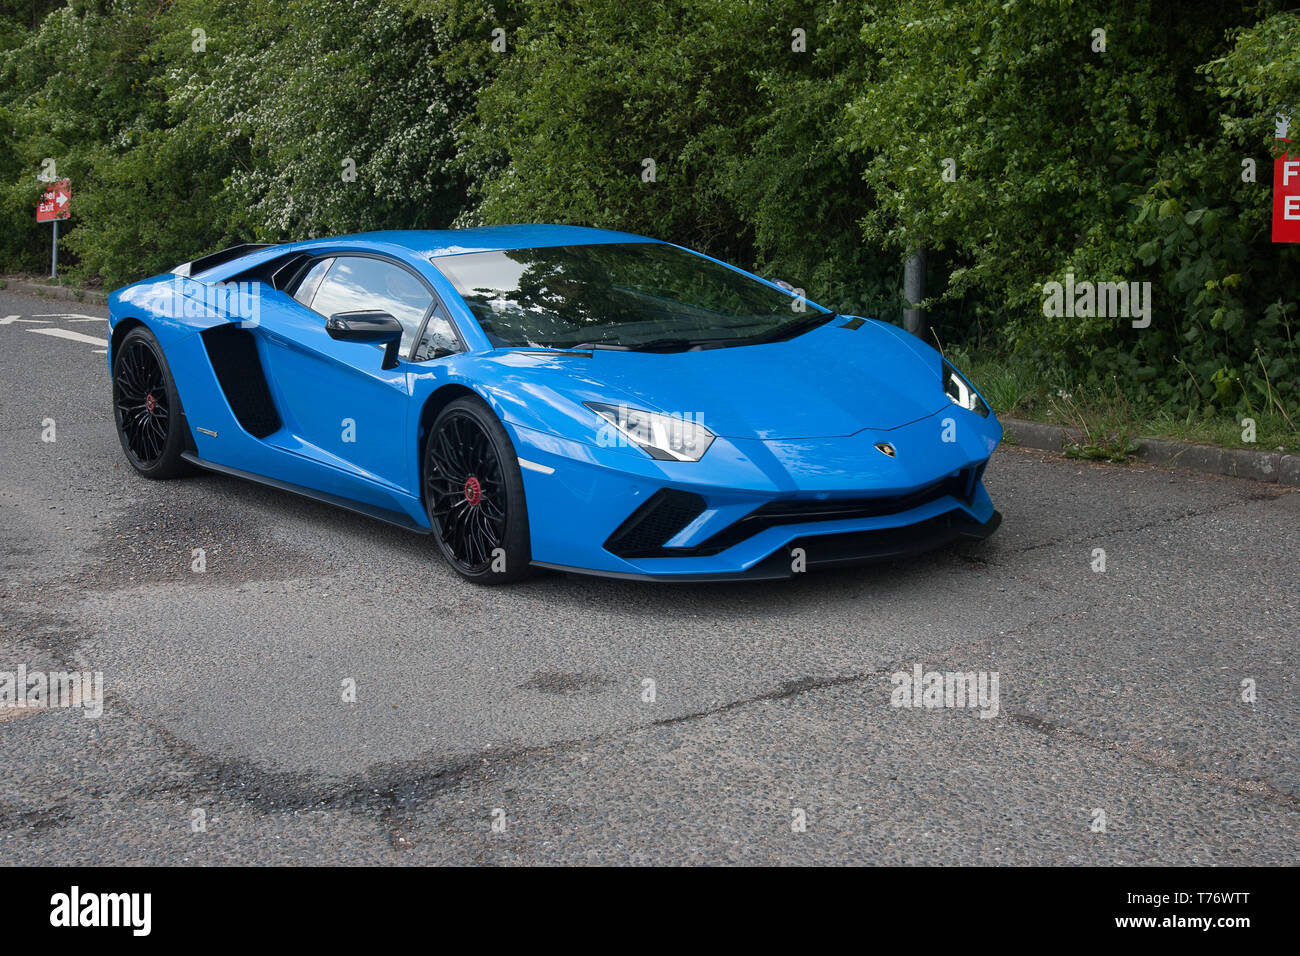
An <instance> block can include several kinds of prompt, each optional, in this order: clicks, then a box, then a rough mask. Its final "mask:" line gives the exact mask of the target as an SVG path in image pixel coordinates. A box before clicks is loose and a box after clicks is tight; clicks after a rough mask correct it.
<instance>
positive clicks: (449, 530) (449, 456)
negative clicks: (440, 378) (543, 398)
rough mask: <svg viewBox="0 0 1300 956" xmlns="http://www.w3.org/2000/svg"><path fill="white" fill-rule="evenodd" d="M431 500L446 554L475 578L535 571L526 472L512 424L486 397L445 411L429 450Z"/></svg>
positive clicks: (512, 577) (509, 577)
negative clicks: (508, 427) (521, 467)
mask: <svg viewBox="0 0 1300 956" xmlns="http://www.w3.org/2000/svg"><path fill="white" fill-rule="evenodd" d="M424 501H425V507H426V508H427V509H428V512H429V521H430V524H432V526H433V534H434V538H435V539H436V540H437V542H438V547H439V549H440V550H441V551H442V553H443V556H444V557H445V558H446V559H447V562H448V563H449V564H450V565H451V566H452V567H453V568H455V570H456V571H457V572H458V573H459V574H460V575H461V576H462V577H464V578H466V579H468V580H470V581H473V582H475V583H476V584H506V583H509V582H511V581H518V580H520V579H522V578H525V577H527V576H528V575H529V573H530V572H531V570H532V568H531V567H530V564H529V562H530V560H531V553H530V548H529V540H528V511H527V507H526V505H525V503H524V480H523V476H522V475H521V474H520V471H519V462H518V459H517V458H516V457H515V451H514V446H513V445H512V444H511V442H510V436H509V435H508V434H507V433H506V430H505V427H504V426H503V425H502V424H501V422H500V420H499V419H498V418H497V417H496V415H495V414H493V412H492V410H491V409H490V408H488V407H487V406H486V405H484V404H483V402H481V401H479V400H478V399H475V398H469V397H465V398H458V399H456V400H455V401H453V402H450V403H449V404H448V405H447V407H446V408H444V409H443V410H442V411H441V412H439V414H438V417H437V418H436V419H435V420H434V423H433V427H432V428H431V429H430V430H429V435H428V439H427V440H426V442H425V451H424Z"/></svg>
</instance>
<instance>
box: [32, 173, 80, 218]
mask: <svg viewBox="0 0 1300 956" xmlns="http://www.w3.org/2000/svg"><path fill="white" fill-rule="evenodd" d="M71 215H72V180H70V179H60V180H59V181H58V182H57V183H55V184H54V185H53V186H51V187H50V188H49V189H47V190H45V195H44V196H42V197H41V201H40V202H39V203H38V204H37V206H36V221H37V222H53V221H54V220H56V219H67V218H68V217H69V216H71Z"/></svg>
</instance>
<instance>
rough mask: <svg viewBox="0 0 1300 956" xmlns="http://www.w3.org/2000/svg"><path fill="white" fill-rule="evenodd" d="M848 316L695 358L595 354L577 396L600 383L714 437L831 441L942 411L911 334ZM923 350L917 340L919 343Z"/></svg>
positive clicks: (936, 382) (615, 397)
mask: <svg viewBox="0 0 1300 956" xmlns="http://www.w3.org/2000/svg"><path fill="white" fill-rule="evenodd" d="M844 322H845V319H843V318H837V319H835V320H834V321H832V322H830V323H827V324H826V325H824V326H822V327H820V328H818V329H814V330H813V331H810V332H807V333H805V334H803V335H800V336H798V337H796V338H794V339H791V340H789V341H786V342H772V343H768V344H763V345H748V346H738V347H733V348H715V349H701V350H699V351H694V352H621V351H612V350H601V349H597V350H595V351H594V352H593V354H592V357H591V359H590V360H589V362H590V364H589V365H588V364H587V362H586V361H584V363H583V367H582V369H581V370H580V372H579V370H578V369H574V372H575V374H580V381H581V383H582V391H583V393H584V397H585V396H586V395H588V394H590V392H589V389H590V388H591V386H592V385H595V384H596V383H600V384H602V385H604V386H605V389H604V390H605V391H607V393H608V396H609V397H608V398H607V399H605V401H608V402H609V403H610V404H620V403H621V402H622V401H624V400H626V403H627V404H628V405H630V406H635V407H640V408H644V409H647V410H653V411H660V412H666V413H669V414H675V415H682V416H690V417H691V418H692V420H696V421H699V422H701V423H702V424H703V425H704V426H705V427H707V428H708V429H709V430H710V431H712V432H713V433H714V434H716V435H720V436H724V437H727V438H757V439H763V440H773V439H790V438H829V437H836V436H842V435H852V434H854V433H856V432H859V431H861V430H862V429H864V428H871V429H891V428H898V427H900V426H902V425H906V424H909V423H910V422H914V421H917V420H918V419H921V418H925V417H927V416H929V415H932V414H934V413H935V412H936V411H939V410H940V409H943V408H946V407H947V406H948V399H947V398H946V397H945V395H944V393H943V389H942V387H941V385H940V378H939V361H938V356H937V353H936V355H935V357H934V360H933V362H931V361H928V360H927V359H926V358H923V357H922V353H921V352H920V351H918V350H917V349H916V348H915V347H914V346H913V344H911V343H910V342H909V341H907V340H908V339H909V338H910V336H906V334H905V333H899V332H897V331H896V330H895V329H894V328H893V327H892V326H886V325H884V324H883V323H879V322H864V323H862V324H861V325H859V326H858V327H857V328H845V327H843V326H844ZM917 344H918V345H919V344H920V343H919V342H918V343H917Z"/></svg>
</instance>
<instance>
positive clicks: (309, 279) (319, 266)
mask: <svg viewBox="0 0 1300 956" xmlns="http://www.w3.org/2000/svg"><path fill="white" fill-rule="evenodd" d="M333 263H334V260H333V259H322V260H321V261H320V262H318V263H316V264H315V265H313V266H312V267H311V268H310V269H308V270H307V274H306V275H305V276H303V277H302V280H301V281H300V282H299V283H298V288H297V289H296V290H294V293H293V297H294V298H295V299H297V300H298V301H299V302H301V303H302V304H303V305H305V306H306V307H307V308H309V309H310V308H311V299H312V296H314V295H315V294H316V289H317V287H319V286H320V280H321V279H323V278H325V273H326V272H328V271H329V267H330V266H331V265H333Z"/></svg>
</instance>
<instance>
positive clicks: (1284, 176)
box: [1273, 153, 1300, 242]
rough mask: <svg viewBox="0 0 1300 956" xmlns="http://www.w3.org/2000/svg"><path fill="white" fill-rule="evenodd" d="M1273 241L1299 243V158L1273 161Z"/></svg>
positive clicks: (1282, 157)
mask: <svg viewBox="0 0 1300 956" xmlns="http://www.w3.org/2000/svg"><path fill="white" fill-rule="evenodd" d="M1273 241H1274V242H1300V156H1292V155H1291V154H1290V153H1283V154H1282V155H1281V156H1279V157H1278V158H1277V159H1275V160H1273Z"/></svg>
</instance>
